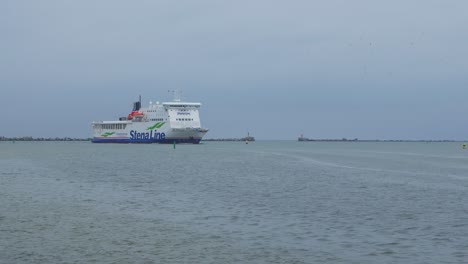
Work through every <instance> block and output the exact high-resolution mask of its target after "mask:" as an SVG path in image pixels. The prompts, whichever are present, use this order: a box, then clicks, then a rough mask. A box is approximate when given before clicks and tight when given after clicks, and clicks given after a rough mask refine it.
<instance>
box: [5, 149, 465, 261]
mask: <svg viewBox="0 0 468 264" xmlns="http://www.w3.org/2000/svg"><path fill="white" fill-rule="evenodd" d="M0 263H468V151H463V150H462V148H461V143H356V142H329V143H318V142H293V141H290V142H286V141H285V142H280V141H278V142H260V141H259V142H253V143H250V144H248V145H246V144H243V143H241V142H207V143H204V144H200V145H177V147H176V149H173V147H172V145H113V144H108V145H107V144H104V145H100V144H92V143H88V142H79V143H78V142H72V143H55V142H49V143H39V142H30V143H25V142H16V143H11V142H2V143H0Z"/></svg>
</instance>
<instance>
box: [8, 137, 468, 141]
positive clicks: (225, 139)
mask: <svg viewBox="0 0 468 264" xmlns="http://www.w3.org/2000/svg"><path fill="white" fill-rule="evenodd" d="M1 141H39V142H49V141H91V138H70V137H49V138H44V137H40V138H34V137H0V142H1ZM201 141H202V142H241V141H256V139H255V138H254V137H244V138H208V139H202V140H201ZM280 141H299V142H466V141H468V140H449V139H416V140H409V139H345V138H343V139H310V138H299V139H296V140H292V139H291V140H280Z"/></svg>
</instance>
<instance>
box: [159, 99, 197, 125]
mask: <svg viewBox="0 0 468 264" xmlns="http://www.w3.org/2000/svg"><path fill="white" fill-rule="evenodd" d="M163 106H164V109H166V111H167V115H168V119H169V122H170V124H171V127H172V128H176V129H181V128H184V129H185V128H200V127H201V123H200V116H199V113H198V109H199V108H200V106H201V103H188V102H179V101H175V102H165V103H163Z"/></svg>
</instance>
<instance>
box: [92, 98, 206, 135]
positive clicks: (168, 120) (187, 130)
mask: <svg viewBox="0 0 468 264" xmlns="http://www.w3.org/2000/svg"><path fill="white" fill-rule="evenodd" d="M200 106H201V104H200V103H193V102H182V101H180V100H174V101H173V102H164V103H159V102H156V103H154V104H153V103H150V104H149V106H148V107H147V108H142V107H141V99H140V101H138V102H135V103H134V106H133V111H132V112H131V113H130V114H129V115H128V116H127V117H121V118H119V120H118V121H100V122H93V123H92V126H93V132H94V133H93V139H92V142H94V143H193V144H198V143H200V140H201V139H202V137H203V136H204V135H205V134H206V132H208V129H205V128H202V126H201V122H200V114H199V109H200Z"/></svg>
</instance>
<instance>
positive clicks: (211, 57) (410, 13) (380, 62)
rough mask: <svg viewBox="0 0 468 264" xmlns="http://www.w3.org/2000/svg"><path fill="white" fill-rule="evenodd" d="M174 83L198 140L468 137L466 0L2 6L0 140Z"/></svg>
mask: <svg viewBox="0 0 468 264" xmlns="http://www.w3.org/2000/svg"><path fill="white" fill-rule="evenodd" d="M173 89H180V90H181V91H182V98H183V99H186V100H188V101H199V102H201V103H202V104H203V106H202V109H201V118H202V125H203V126H204V127H207V128H209V129H210V132H209V133H208V134H207V135H206V138H218V137H242V136H245V134H246V133H247V131H250V134H251V135H253V136H255V137H256V138H257V139H296V138H297V137H298V136H299V135H300V134H301V133H303V134H304V136H307V137H311V138H342V137H346V138H360V139H459V140H463V139H468V1H461V0H460V1H451V0H440V1H434V0H413V1H407V0H405V1H403V0H394V1H378V0H354V1H349V0H340V1H339V0H327V1H313V0H308V1H275V0H268V1H266V0H261V1H255V0H248V1H247V0H246V1H244V0H237V1H219V0H216V1H215V0H213V1H207V0H199V1H193V0H190V1H183V0H179V1H173V0H167V1H158V0H148V1H116V0H92V1H88V0H80V1H76V0H73V1H72V0H56V1H49V0H42V1H33V0H31V1H21V0H1V1H0V91H1V94H0V110H1V116H2V122H1V123H0V136H34V137H55V136H59V137H64V136H71V137H90V136H91V134H92V131H91V125H90V124H91V122H92V121H97V120H114V119H116V118H118V117H119V116H125V115H127V114H128V113H129V112H130V110H131V107H132V102H133V101H135V100H137V99H138V95H140V94H141V95H142V98H143V104H144V105H146V104H147V103H148V102H149V101H153V102H154V101H167V100H169V99H171V95H170V94H169V93H168V92H167V91H168V90H173Z"/></svg>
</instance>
